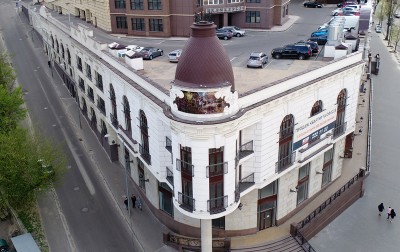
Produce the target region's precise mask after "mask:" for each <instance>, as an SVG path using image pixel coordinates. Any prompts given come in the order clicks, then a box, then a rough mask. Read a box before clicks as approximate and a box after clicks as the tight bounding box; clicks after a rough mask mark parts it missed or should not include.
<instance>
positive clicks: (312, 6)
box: [304, 1, 322, 8]
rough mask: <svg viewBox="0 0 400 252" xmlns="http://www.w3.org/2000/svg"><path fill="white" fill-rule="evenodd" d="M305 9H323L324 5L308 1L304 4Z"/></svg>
mask: <svg viewBox="0 0 400 252" xmlns="http://www.w3.org/2000/svg"><path fill="white" fill-rule="evenodd" d="M304 7H306V8H322V4H320V3H318V2H312V1H308V2H305V3H304Z"/></svg>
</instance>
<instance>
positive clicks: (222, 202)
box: [207, 195, 228, 214]
mask: <svg viewBox="0 0 400 252" xmlns="http://www.w3.org/2000/svg"><path fill="white" fill-rule="evenodd" d="M227 207H228V195H225V196H221V197H217V198H213V199H209V200H207V211H208V212H210V214H216V213H221V212H223V211H225V209H226V208H227Z"/></svg>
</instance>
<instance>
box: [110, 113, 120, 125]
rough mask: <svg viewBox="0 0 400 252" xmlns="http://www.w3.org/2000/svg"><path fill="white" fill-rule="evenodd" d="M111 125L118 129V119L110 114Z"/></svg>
mask: <svg viewBox="0 0 400 252" xmlns="http://www.w3.org/2000/svg"><path fill="white" fill-rule="evenodd" d="M110 119H111V124H112V125H113V126H114V127H115V128H117V129H118V119H117V117H116V116H115V115H113V114H112V113H110Z"/></svg>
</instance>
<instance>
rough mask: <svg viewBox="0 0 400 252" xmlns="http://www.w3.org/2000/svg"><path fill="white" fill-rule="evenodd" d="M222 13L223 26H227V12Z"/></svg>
mask: <svg viewBox="0 0 400 252" xmlns="http://www.w3.org/2000/svg"><path fill="white" fill-rule="evenodd" d="M223 15H224V25H223V26H228V25H229V24H228V13H226V12H225V13H224V14H223Z"/></svg>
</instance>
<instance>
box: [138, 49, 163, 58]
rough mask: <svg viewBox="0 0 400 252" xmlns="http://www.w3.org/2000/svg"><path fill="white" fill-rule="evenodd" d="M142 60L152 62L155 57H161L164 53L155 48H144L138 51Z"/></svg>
mask: <svg viewBox="0 0 400 252" xmlns="http://www.w3.org/2000/svg"><path fill="white" fill-rule="evenodd" d="M140 54H141V55H142V57H143V59H148V60H152V59H153V58H155V57H158V56H163V54H164V51H163V50H162V49H158V48H155V47H145V48H143V49H142V50H141V51H140Z"/></svg>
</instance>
